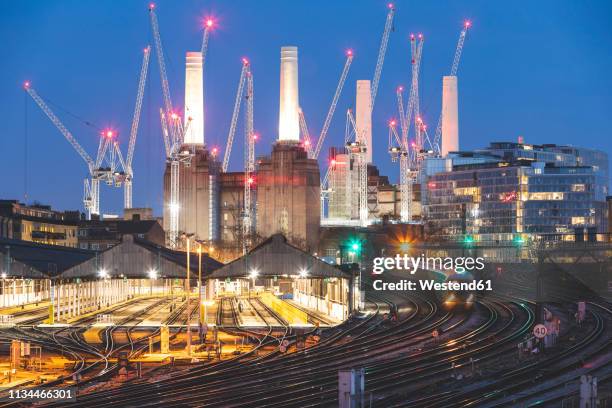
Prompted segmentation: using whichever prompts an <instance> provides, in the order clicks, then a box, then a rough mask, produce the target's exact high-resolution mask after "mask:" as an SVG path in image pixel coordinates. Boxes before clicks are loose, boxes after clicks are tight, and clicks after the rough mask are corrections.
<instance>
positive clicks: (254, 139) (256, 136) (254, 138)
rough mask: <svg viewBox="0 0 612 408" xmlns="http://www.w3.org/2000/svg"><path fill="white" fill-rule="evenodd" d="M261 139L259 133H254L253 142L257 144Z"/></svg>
mask: <svg viewBox="0 0 612 408" xmlns="http://www.w3.org/2000/svg"><path fill="white" fill-rule="evenodd" d="M257 139H259V135H258V134H257V133H253V141H254V142H256V141H257Z"/></svg>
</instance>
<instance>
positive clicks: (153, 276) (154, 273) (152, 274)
mask: <svg viewBox="0 0 612 408" xmlns="http://www.w3.org/2000/svg"><path fill="white" fill-rule="evenodd" d="M155 279H157V271H156V270H155V269H149V295H150V296H153V281H154V280H155Z"/></svg>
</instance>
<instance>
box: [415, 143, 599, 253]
mask: <svg viewBox="0 0 612 408" xmlns="http://www.w3.org/2000/svg"><path fill="white" fill-rule="evenodd" d="M436 160H440V159H436ZM442 160H444V159H442ZM446 160H447V165H446V166H445V167H446V169H444V170H441V171H439V172H431V173H430V174H429V175H428V176H427V178H426V188H425V190H426V191H427V193H426V195H427V199H426V201H425V204H424V210H425V214H426V219H427V227H428V233H429V234H430V236H432V237H434V238H438V239H441V240H458V239H464V238H465V237H466V236H469V237H470V239H473V240H475V241H508V240H515V239H525V238H527V237H526V236H527V235H530V236H532V235H539V236H546V237H549V238H551V239H555V237H564V236H567V235H569V234H575V233H577V232H580V231H584V232H585V233H587V234H591V235H592V234H595V233H598V232H606V231H607V213H606V211H607V210H606V195H607V194H608V158H607V155H606V154H605V153H604V152H601V151H597V150H592V149H584V148H576V147H572V146H557V145H540V146H538V145H525V144H519V143H492V144H491V145H490V146H489V148H487V149H483V150H478V151H474V152H461V153H456V154H453V155H451V156H449V158H447V159H446ZM449 160H450V162H451V165H450V166H449V164H448V161H449ZM435 167H438V168H441V167H444V166H439V165H438V166H435V165H434V166H430V168H435ZM449 168H450V170H449ZM559 239H563V238H559Z"/></svg>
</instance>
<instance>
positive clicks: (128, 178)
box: [117, 46, 151, 208]
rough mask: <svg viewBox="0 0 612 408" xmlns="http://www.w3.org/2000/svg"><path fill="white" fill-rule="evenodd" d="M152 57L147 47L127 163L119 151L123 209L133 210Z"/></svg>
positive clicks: (139, 82) (141, 71) (143, 59)
mask: <svg viewBox="0 0 612 408" xmlns="http://www.w3.org/2000/svg"><path fill="white" fill-rule="evenodd" d="M150 55H151V47H150V46H147V48H145V49H144V55H143V57H142V67H141V68H140V79H139V81H138V93H137V94H136V106H135V107H134V117H133V118H132V127H131V128H130V142H129V145H128V151H127V156H126V160H125V162H123V160H122V159H123V157H122V156H121V151H120V150H118V148H117V151H118V153H119V154H118V155H119V158H120V161H121V163H122V167H123V168H124V170H125V180H124V181H123V182H124V184H123V188H124V194H123V207H124V208H132V181H133V179H134V170H133V168H132V160H133V159H134V148H135V147H136V136H137V134H138V124H139V122H140V112H141V110H142V99H143V95H144V90H145V83H146V81H147V72H148V69H149V57H150Z"/></svg>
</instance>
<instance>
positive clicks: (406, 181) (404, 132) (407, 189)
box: [389, 34, 424, 222]
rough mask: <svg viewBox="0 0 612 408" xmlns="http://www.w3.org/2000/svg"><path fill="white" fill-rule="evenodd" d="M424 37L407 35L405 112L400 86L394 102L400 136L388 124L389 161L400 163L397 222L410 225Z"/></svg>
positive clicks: (418, 150)
mask: <svg viewBox="0 0 612 408" xmlns="http://www.w3.org/2000/svg"><path fill="white" fill-rule="evenodd" d="M423 42H424V38H423V36H422V35H421V34H419V35H418V41H417V39H416V37H415V36H414V35H411V36H410V52H411V65H412V84H411V87H410V97H409V100H408V108H407V110H406V111H404V104H403V100H402V92H403V87H401V86H400V87H398V88H397V102H398V110H399V117H400V120H399V124H400V128H401V134H398V133H397V121H396V120H391V121H390V122H389V153H390V154H391V160H392V161H397V160H398V159H399V162H400V163H399V164H400V181H399V185H400V220H401V222H410V221H411V220H412V185H413V183H414V181H415V178H416V177H417V174H418V172H419V169H420V162H421V154H422V149H423V148H422V146H423V138H422V136H423V135H422V132H421V129H422V120H421V118H420V114H419V69H420V65H421V56H422V52H423ZM413 118H414V121H415V125H414V132H415V141H414V142H413V144H412V145H410V144H409V142H408V133H409V130H410V124H411V122H412V119H413Z"/></svg>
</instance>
